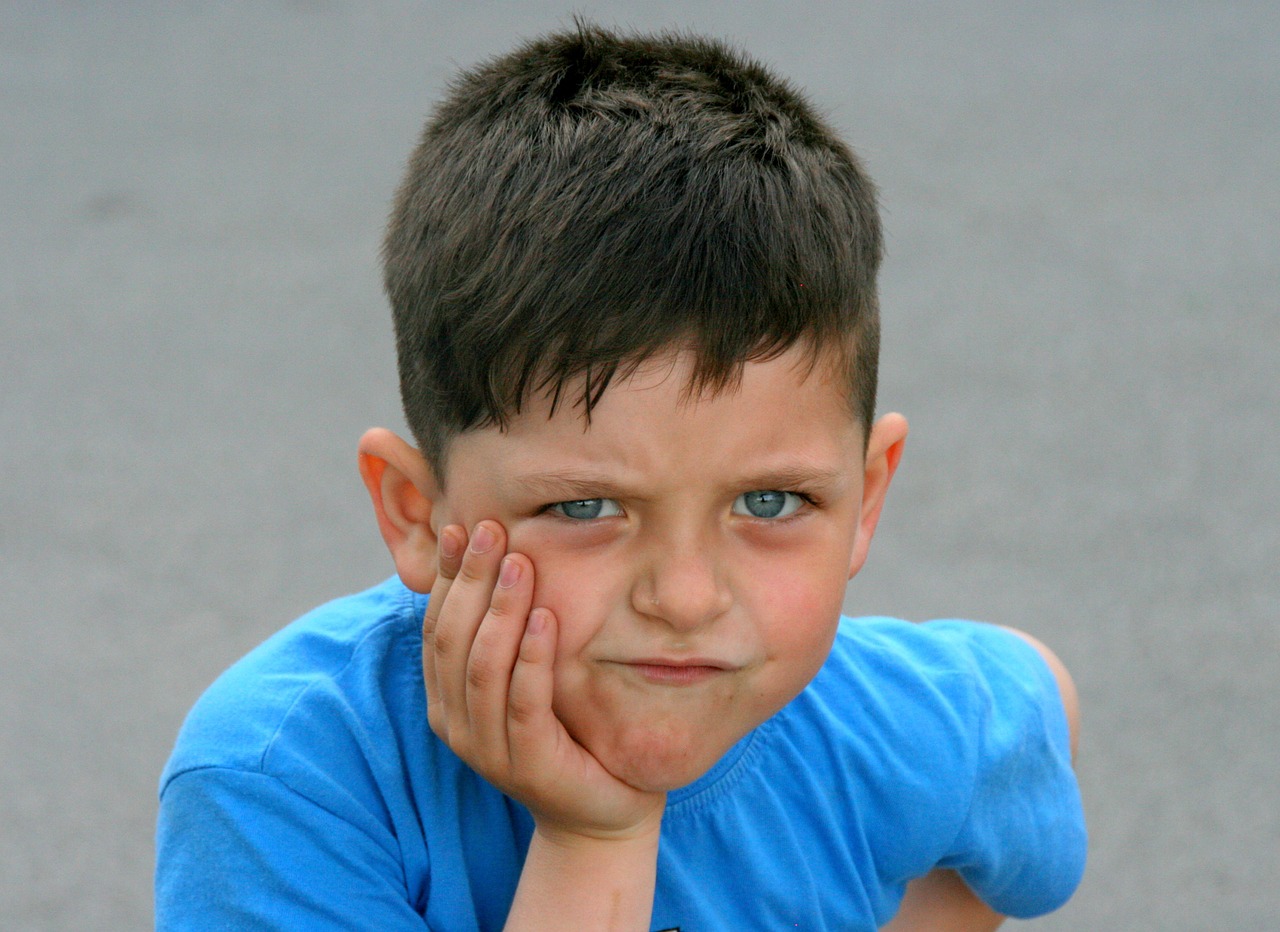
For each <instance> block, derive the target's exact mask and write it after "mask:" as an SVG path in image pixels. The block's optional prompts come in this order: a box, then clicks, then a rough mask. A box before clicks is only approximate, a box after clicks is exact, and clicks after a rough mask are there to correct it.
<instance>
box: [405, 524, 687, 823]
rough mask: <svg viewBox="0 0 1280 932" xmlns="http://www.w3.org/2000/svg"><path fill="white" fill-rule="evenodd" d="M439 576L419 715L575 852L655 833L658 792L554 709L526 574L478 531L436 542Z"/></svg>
mask: <svg viewBox="0 0 1280 932" xmlns="http://www.w3.org/2000/svg"><path fill="white" fill-rule="evenodd" d="M439 540H440V561H439V562H440V566H439V572H438V574H437V577H436V583H435V585H434V586H433V587H432V589H431V599H430V602H429V603H428V606H427V613H426V618H425V619H424V622H423V630H422V669H423V677H424V679H425V680H426V689H427V717H428V720H429V721H430V723H431V729H432V731H434V732H435V733H436V734H437V735H438V736H439V737H440V738H441V739H442V740H443V741H444V742H445V743H446V744H448V745H449V747H450V748H452V749H453V751H454V753H456V754H457V755H458V756H459V757H461V758H462V759H463V760H464V761H466V762H467V763H468V764H469V765H470V766H471V767H472V768H473V769H474V770H476V772H478V773H479V774H481V775H482V776H483V777H484V778H485V779H487V780H488V781H489V782H490V783H492V784H493V785H494V786H496V787H498V788H499V789H501V790H502V791H503V792H504V793H507V794H508V795H509V796H511V797H513V798H515V799H517V800H519V801H520V802H521V803H523V804H524V805H525V806H526V807H528V809H529V811H530V812H532V813H533V817H534V820H535V822H536V823H537V826H538V830H539V832H541V833H542V834H543V835H544V836H547V837H549V838H556V839H558V840H561V841H565V842H572V840H573V839H574V838H575V837H586V838H594V839H610V838H619V839H625V838H633V837H637V836H640V835H644V834H648V833H653V834H655V835H656V833H657V831H658V828H659V825H660V824H661V820H662V811H663V808H664V806H665V803H666V796H665V794H663V793H649V792H642V791H640V790H637V789H635V788H634V787H632V786H630V785H628V784H626V783H624V782H622V781H621V780H619V779H617V778H616V777H614V776H613V775H612V774H611V773H609V772H608V771H607V770H605V769H604V767H602V766H601V765H600V763H599V761H597V760H596V759H595V758H594V757H593V756H592V755H591V754H590V752H588V751H587V750H586V749H585V748H584V747H583V746H582V745H580V744H578V743H577V742H576V741H575V740H574V739H573V738H572V737H571V736H570V735H569V733H568V732H567V731H566V730H565V727H564V725H563V724H561V722H560V720H559V719H558V718H556V716H555V713H554V712H552V708H551V697H552V668H553V664H554V660H555V644H556V636H557V629H556V618H555V616H554V615H553V614H552V613H551V612H550V611H549V610H548V609H545V608H537V609H534V608H533V564H532V563H531V562H530V561H529V558H528V557H526V556H524V555H523V554H518V553H507V550H506V547H507V539H506V533H505V531H504V529H503V528H502V526H501V525H499V524H498V523H497V522H495V521H482V522H480V523H479V524H478V525H477V526H476V527H475V528H474V529H473V530H472V533H471V535H470V538H469V539H468V536H467V533H466V531H465V530H464V529H463V528H461V527H459V526H457V525H450V526H449V527H446V528H444V529H443V530H442V531H441V532H440V538H439Z"/></svg>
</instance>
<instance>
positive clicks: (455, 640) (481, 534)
mask: <svg viewBox="0 0 1280 932" xmlns="http://www.w3.org/2000/svg"><path fill="white" fill-rule="evenodd" d="M505 553H506V535H505V534H504V532H503V529H502V526H501V525H500V524H498V523H497V522H496V521H481V522H480V523H479V524H478V525H476V527H475V528H474V529H473V530H472V532H471V540H470V543H469V545H468V546H467V549H466V551H465V552H464V553H463V555H462V562H461V564H460V565H459V567H458V571H457V575H456V576H455V577H454V578H453V580H452V582H451V583H450V584H449V589H448V597H447V598H446V599H445V600H444V604H443V605H441V606H440V609H439V615H438V616H437V618H436V622H435V627H434V630H433V632H432V637H431V648H430V652H431V656H430V657H426V656H424V657H423V663H424V665H425V664H434V666H435V682H436V692H437V695H438V696H439V703H440V706H439V709H438V711H437V715H438V717H440V719H441V722H442V726H443V729H444V730H443V731H441V730H440V729H439V728H436V733H437V734H440V735H441V737H444V738H445V739H446V740H447V741H448V742H449V743H450V744H451V745H456V742H457V741H458V740H461V739H460V738H457V737H455V736H462V735H465V734H466V731H467V724H468V723H467V708H466V698H467V695H466V678H467V661H468V658H469V656H470V654H471V646H472V643H473V641H474V640H475V636H476V631H477V630H478V629H479V627H480V623H481V621H482V620H483V619H484V616H485V613H486V612H487V611H488V610H489V605H490V602H491V600H492V598H493V589H494V585H495V584H496V583H497V580H498V563H499V561H500V560H501V559H502V557H503V555H504V554H505ZM423 650H424V651H426V650H427V647H426V646H425V645H424V647H423ZM432 727H433V728H434V727H435V725H434V723H433V726H432ZM454 750H463V749H462V748H461V747H458V746H455V747H454Z"/></svg>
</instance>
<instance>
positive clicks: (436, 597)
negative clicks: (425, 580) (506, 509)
mask: <svg viewBox="0 0 1280 932" xmlns="http://www.w3.org/2000/svg"><path fill="white" fill-rule="evenodd" d="M466 546H467V531H466V529H465V528H463V527H460V526H458V525H456V524H450V525H447V526H446V527H444V528H443V529H441V531H440V546H439V550H438V553H437V556H436V562H437V566H436V581H435V583H434V584H433V585H432V586H431V595H430V597H429V598H428V599H427V611H426V614H425V615H424V616H423V619H422V679H423V683H424V685H425V686H426V692H427V721H428V722H429V723H430V725H431V728H432V730H434V731H436V732H437V733H439V734H441V736H442V737H443V732H442V729H443V728H444V725H445V723H444V707H443V705H442V704H441V701H440V685H439V679H438V677H437V676H436V656H435V630H436V624H437V623H438V621H439V619H440V612H441V611H443V609H444V604H445V596H446V595H447V594H448V592H449V587H450V585H451V584H452V583H453V579H454V577H455V576H457V575H458V567H459V565H460V564H461V562H462V553H463V550H464V549H465V548H466Z"/></svg>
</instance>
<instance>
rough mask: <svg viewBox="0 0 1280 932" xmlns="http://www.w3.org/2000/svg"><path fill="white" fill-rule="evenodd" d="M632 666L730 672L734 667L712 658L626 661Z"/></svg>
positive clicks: (663, 658) (644, 658)
mask: <svg viewBox="0 0 1280 932" xmlns="http://www.w3.org/2000/svg"><path fill="white" fill-rule="evenodd" d="M625 663H628V664H630V665H632V666H637V667H641V666H643V667H682V668H683V667H711V668H712V669H716V670H732V669H735V665H734V664H731V663H727V662H726V661H724V660H716V659H715V658H713V657H637V658H635V659H633V660H627V661H625Z"/></svg>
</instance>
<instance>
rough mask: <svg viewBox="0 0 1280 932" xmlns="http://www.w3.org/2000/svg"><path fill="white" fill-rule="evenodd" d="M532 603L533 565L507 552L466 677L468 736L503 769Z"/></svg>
mask: <svg viewBox="0 0 1280 932" xmlns="http://www.w3.org/2000/svg"><path fill="white" fill-rule="evenodd" d="M532 605H533V564H532V563H530V562H529V558H528V557H526V556H524V555H523V554H518V553H509V554H507V555H506V557H504V558H503V560H502V563H501V564H500V565H499V568H498V581H497V585H496V586H495V587H494V590H493V598H492V600H491V603H490V605H489V610H488V611H487V612H486V613H485V617H484V620H483V621H482V622H481V623H480V628H479V630H478V631H476V636H475V640H474V641H473V642H472V645H471V653H470V655H469V657H468V658H467V678H466V695H467V703H466V705H467V719H468V724H469V726H470V738H471V740H472V741H473V742H474V747H475V748H476V750H477V753H479V754H482V755H483V756H484V757H486V758H489V759H491V761H492V763H491V766H494V767H500V768H501V769H503V770H505V769H506V768H507V766H508V758H507V697H508V693H509V690H510V686H511V673H512V670H513V669H514V667H515V664H516V657H517V655H518V654H519V652H520V641H521V638H522V637H523V635H524V630H525V624H526V622H527V620H528V617H529V609H530V608H531V607H532Z"/></svg>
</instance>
